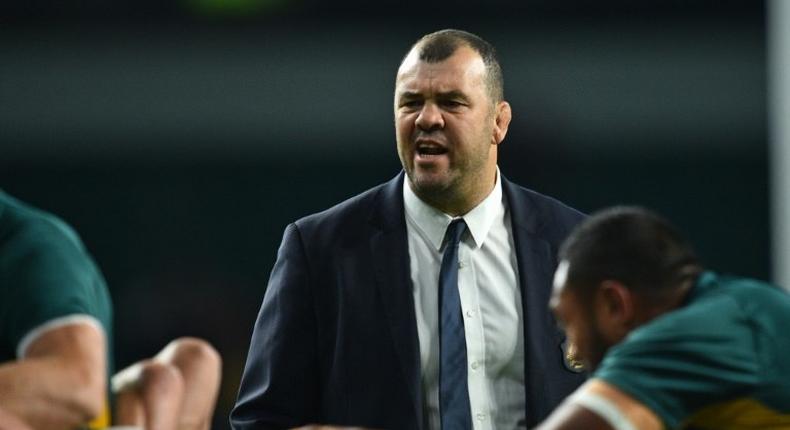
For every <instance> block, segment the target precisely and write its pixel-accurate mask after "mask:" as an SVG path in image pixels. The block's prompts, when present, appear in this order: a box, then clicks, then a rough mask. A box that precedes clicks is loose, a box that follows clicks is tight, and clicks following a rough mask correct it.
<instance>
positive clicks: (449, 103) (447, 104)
mask: <svg viewBox="0 0 790 430" xmlns="http://www.w3.org/2000/svg"><path fill="white" fill-rule="evenodd" d="M463 105H464V104H463V103H461V102H459V101H458V100H444V101H442V106H445V107H448V108H457V107H461V106H463Z"/></svg>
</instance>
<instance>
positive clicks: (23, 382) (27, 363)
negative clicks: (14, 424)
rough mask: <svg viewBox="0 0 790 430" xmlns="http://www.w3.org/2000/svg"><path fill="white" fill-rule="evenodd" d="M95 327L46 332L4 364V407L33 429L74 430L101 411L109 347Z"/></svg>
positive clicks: (0, 394)
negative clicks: (21, 353) (23, 352)
mask: <svg viewBox="0 0 790 430" xmlns="http://www.w3.org/2000/svg"><path fill="white" fill-rule="evenodd" d="M105 343H106V342H105V339H104V333H103V332H102V331H101V329H100V328H99V327H98V326H97V325H94V324H89V323H83V322H78V323H72V324H67V325H63V326H59V327H56V328H52V329H49V330H46V331H45V332H43V333H42V334H40V335H39V336H37V337H36V338H35V339H34V340H33V341H32V342H31V343H30V345H29V346H28V347H27V349H26V351H25V355H24V357H20V358H19V359H18V360H17V361H13V362H7V363H3V364H0V405H2V406H3V409H4V410H5V411H6V412H7V413H9V414H11V415H13V416H15V417H18V418H19V419H21V420H22V421H24V422H26V423H28V424H29V425H30V426H31V427H32V428H34V429H37V430H38V429H46V430H58V429H64V430H65V429H73V428H76V427H77V426H79V425H82V424H85V423H87V422H88V421H90V420H91V419H92V418H94V417H96V416H98V415H99V414H100V413H101V412H102V408H103V407H104V402H105V399H106V394H105V392H106V384H107V382H106V381H107V379H106V373H107V371H106V368H107V365H106V358H105V357H106V345H105Z"/></svg>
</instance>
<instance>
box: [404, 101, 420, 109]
mask: <svg viewBox="0 0 790 430" xmlns="http://www.w3.org/2000/svg"><path fill="white" fill-rule="evenodd" d="M400 106H401V107H404V108H417V107H420V106H422V101H420V100H406V101H404V102H401V104H400Z"/></svg>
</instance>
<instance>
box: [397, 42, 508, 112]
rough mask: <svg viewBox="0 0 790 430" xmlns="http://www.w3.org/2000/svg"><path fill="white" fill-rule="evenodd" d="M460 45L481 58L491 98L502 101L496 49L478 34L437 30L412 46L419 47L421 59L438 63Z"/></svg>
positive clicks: (500, 73) (501, 86) (502, 82)
mask: <svg viewBox="0 0 790 430" xmlns="http://www.w3.org/2000/svg"><path fill="white" fill-rule="evenodd" d="M461 46H468V47H470V48H472V49H473V50H474V51H475V52H477V53H478V55H480V57H481V58H482V59H483V63H484V64H485V66H486V86H487V87H488V93H489V95H490V96H491V100H492V101H494V102H495V103H496V102H500V101H502V100H503V98H504V92H505V89H504V87H505V84H504V80H503V78H502V67H501V66H500V65H499V58H498V57H497V53H496V49H494V46H493V45H491V44H490V43H488V42H487V41H485V40H483V38H481V37H480V36H477V35H475V34H472V33H469V32H467V31H463V30H454V29H446V30H439V31H436V32H433V33H430V34H426V35H425V36H423V37H421V38H420V40H418V41H417V42H416V43H415V44H414V46H413V48H414V47H419V58H420V60H421V61H425V62H426V63H438V62H441V61H444V60H446V59H448V58H450V56H452V55H453V54H454V53H455V51H456V50H457V49H458V48H459V47H461ZM407 55H408V54H407Z"/></svg>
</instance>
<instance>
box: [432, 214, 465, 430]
mask: <svg viewBox="0 0 790 430" xmlns="http://www.w3.org/2000/svg"><path fill="white" fill-rule="evenodd" d="M465 230H466V223H465V222H464V220H463V219H456V220H453V221H452V222H451V223H450V225H449V226H448V227H447V233H446V235H445V237H446V239H447V245H446V247H445V249H444V256H443V257H442V269H441V272H439V309H440V310H441V312H440V316H439V318H440V320H439V339H440V341H439V342H440V347H439V411H440V414H441V419H442V430H456V429H471V428H472V415H471V411H470V409H469V390H468V388H467V381H466V365H467V361H466V337H465V336H464V320H463V314H462V313H461V297H460V296H459V295H458V244H459V242H460V241H461V236H463V234H464V231H465Z"/></svg>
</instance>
